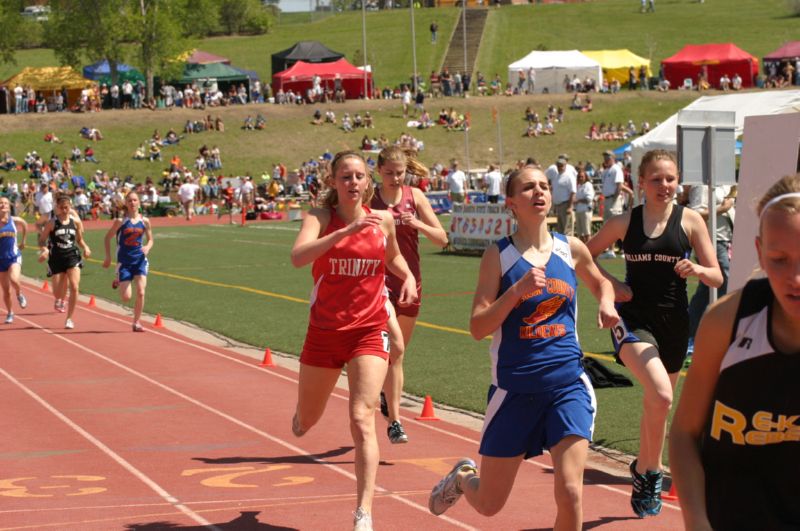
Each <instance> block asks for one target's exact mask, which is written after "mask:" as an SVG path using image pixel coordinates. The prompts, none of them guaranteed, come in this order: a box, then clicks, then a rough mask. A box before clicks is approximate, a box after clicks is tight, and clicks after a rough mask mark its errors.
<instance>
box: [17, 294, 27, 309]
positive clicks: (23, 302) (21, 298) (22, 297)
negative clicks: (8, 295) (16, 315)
mask: <svg viewBox="0 0 800 531" xmlns="http://www.w3.org/2000/svg"><path fill="white" fill-rule="evenodd" d="M17 302H19V307H20V308H22V309H23V310H24V309H25V308H27V307H28V299H26V298H25V295H23V294H22V293H20V294H19V295H17Z"/></svg>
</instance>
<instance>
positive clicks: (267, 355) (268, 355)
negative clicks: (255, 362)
mask: <svg viewBox="0 0 800 531" xmlns="http://www.w3.org/2000/svg"><path fill="white" fill-rule="evenodd" d="M274 366H275V362H274V361H272V351H271V350H270V349H269V347H267V348H266V349H265V350H264V361H262V362H261V365H260V367H274Z"/></svg>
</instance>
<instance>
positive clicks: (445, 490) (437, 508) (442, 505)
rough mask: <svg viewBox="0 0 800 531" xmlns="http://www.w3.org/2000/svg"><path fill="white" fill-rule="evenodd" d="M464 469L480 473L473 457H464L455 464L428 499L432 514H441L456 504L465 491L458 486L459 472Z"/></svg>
mask: <svg viewBox="0 0 800 531" xmlns="http://www.w3.org/2000/svg"><path fill="white" fill-rule="evenodd" d="M462 470H471V471H472V472H474V473H476V474H477V473H478V466H477V465H476V464H475V461H473V460H472V459H468V458H466V459H462V460H461V461H459V462H458V463H456V464H455V466H454V467H453V470H451V471H450V473H449V474H447V475H446V476H445V477H444V478H442V480H441V481H440V482H439V483H437V484H436V486H435V487H433V490H432V491H431V496H430V498H429V499H428V509H429V510H430V511H431V514H434V515H436V516H439V515H440V514H444V512H445V511H446V510H447V509H449V508H450V507H452V506H453V505H455V503H456V502H457V501H458V499H459V498H460V497H461V495H462V494H464V492H463V491H462V490H461V489H460V488H458V473H459V472H461V471H462Z"/></svg>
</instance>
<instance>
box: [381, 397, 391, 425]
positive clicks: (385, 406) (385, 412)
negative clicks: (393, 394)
mask: <svg viewBox="0 0 800 531" xmlns="http://www.w3.org/2000/svg"><path fill="white" fill-rule="evenodd" d="M381 415H383V418H385V419H386V420H389V404H388V402H386V393H384V392H383V391H381Z"/></svg>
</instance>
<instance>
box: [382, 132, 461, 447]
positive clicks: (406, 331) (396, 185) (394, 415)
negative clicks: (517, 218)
mask: <svg viewBox="0 0 800 531" xmlns="http://www.w3.org/2000/svg"><path fill="white" fill-rule="evenodd" d="M378 173H379V174H380V176H381V185H380V187H379V188H378V190H377V193H376V194H375V197H373V198H372V203H371V205H372V208H375V209H381V210H388V211H389V212H390V213H391V214H392V217H393V218H394V224H395V230H396V231H397V243H398V245H399V246H400V252H401V253H402V254H403V258H405V259H406V262H407V263H408V267H409V268H410V269H411V272H412V273H413V274H414V279H415V280H416V284H417V302H416V303H414V304H411V305H409V306H405V307H401V306H399V305H398V304H397V298H398V295H399V293H400V288H401V287H402V285H403V281H402V279H400V278H398V277H397V276H395V275H393V274H392V273H391V272H389V273H388V274H387V275H386V287H387V288H388V289H389V300H390V301H391V302H392V306H393V307H394V310H395V312H396V314H397V321H398V322H399V324H400V331H401V333H402V338H403V345H402V346H398V347H397V348H396V347H395V345H399V342H397V341H392V345H391V346H392V349H391V350H392V352H391V358H390V359H391V362H390V365H389V373H388V374H387V375H386V383H385V384H384V385H383V392H382V393H381V413H383V415H384V417H386V419H387V420H388V421H389V428H388V429H387V432H388V434H389V440H390V441H391V442H392V443H393V444H398V443H405V442H408V436H407V435H406V433H405V430H404V429H403V425H402V423H401V422H400V397H401V396H402V394H403V352H404V349H405V347H407V346H408V343H409V342H410V341H411V334H412V333H413V332H414V325H416V323H417V316H418V315H419V307H420V301H421V298H422V276H421V274H420V264H419V234H420V233H422V234H423V235H425V237H426V238H428V239H429V240H430V241H432V242H433V243H434V245H436V246H437V247H444V246H446V245H447V233H446V232H445V231H444V229H443V228H442V226H441V224H440V223H439V219H438V218H437V217H436V214H434V213H433V209H432V208H431V204H430V203H429V202H428V198H427V197H425V194H423V193H422V192H421V191H420V190H419V189H417V188H414V187H411V186H406V185H405V179H406V175H407V174H410V175H413V176H416V177H417V178H420V179H421V178H426V177H427V176H428V168H426V167H425V165H423V164H421V163H420V162H419V161H418V160H417V159H416V157H415V152H414V151H413V150H404V149H402V148H400V147H398V146H390V147H387V148H385V149H384V150H383V151H381V153H380V155H378Z"/></svg>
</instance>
